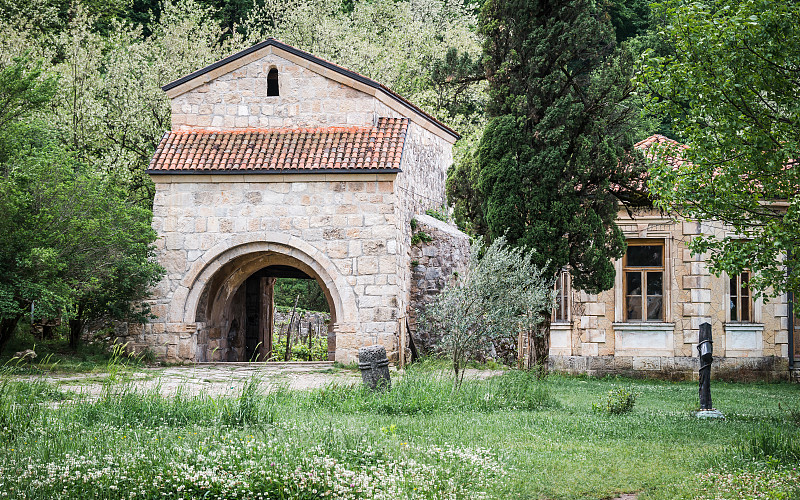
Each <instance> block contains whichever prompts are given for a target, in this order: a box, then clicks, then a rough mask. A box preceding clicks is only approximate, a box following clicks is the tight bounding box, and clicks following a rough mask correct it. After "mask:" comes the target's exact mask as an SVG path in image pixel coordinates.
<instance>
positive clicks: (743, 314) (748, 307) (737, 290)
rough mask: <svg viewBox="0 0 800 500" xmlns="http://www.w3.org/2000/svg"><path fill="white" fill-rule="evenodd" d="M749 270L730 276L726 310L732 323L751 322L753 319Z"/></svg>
mask: <svg viewBox="0 0 800 500" xmlns="http://www.w3.org/2000/svg"><path fill="white" fill-rule="evenodd" d="M749 282H750V272H749V271H742V273H741V274H737V275H736V276H731V278H730V294H729V297H730V299H729V304H728V310H729V312H730V321H731V322H733V323H751V322H752V321H753V296H752V294H751V293H750V288H749V286H748V284H749Z"/></svg>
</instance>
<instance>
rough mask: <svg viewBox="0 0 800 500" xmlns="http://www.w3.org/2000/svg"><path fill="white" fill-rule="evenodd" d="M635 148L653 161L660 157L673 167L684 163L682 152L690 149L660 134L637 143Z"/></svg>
mask: <svg viewBox="0 0 800 500" xmlns="http://www.w3.org/2000/svg"><path fill="white" fill-rule="evenodd" d="M633 147H634V148H635V149H639V150H641V151H642V152H643V153H644V154H645V156H646V157H648V158H649V159H651V160H653V159H655V155H658V156H660V157H662V158H663V159H665V160H666V161H667V162H668V163H669V164H670V165H672V166H673V167H678V166H680V165H681V163H683V161H684V159H683V154H682V152H683V151H685V150H686V149H688V148H689V146H687V145H685V144H681V143H680V142H678V141H676V140H674V139H670V138H669V137H666V136H663V135H659V134H656V135H651V136H650V137H648V138H647V139H645V140H643V141H639V142H637V143H636V144H634V145H633Z"/></svg>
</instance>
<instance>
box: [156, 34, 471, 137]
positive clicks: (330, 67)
mask: <svg viewBox="0 0 800 500" xmlns="http://www.w3.org/2000/svg"><path fill="white" fill-rule="evenodd" d="M267 47H273V48H276V49H279V50H282V51H284V52H287V53H289V54H291V55H293V56H296V57H299V58H302V59H304V60H305V61H308V62H310V63H312V64H313V65H315V66H317V67H318V69H320V70H322V71H325V70H327V71H330V72H333V73H336V74H337V75H339V76H340V77H344V78H345V79H348V80H350V81H352V82H356V83H357V84H360V85H359V86H358V87H357V88H359V90H361V89H363V88H364V87H366V88H368V89H372V91H373V93H374V94H375V95H376V96H378V95H382V96H385V97H386V98H387V99H388V100H389V101H394V102H395V103H396V104H400V105H401V106H402V107H405V108H407V109H408V110H409V111H411V112H412V113H414V114H416V115H417V116H419V117H420V118H421V119H422V120H423V121H425V122H427V123H429V124H430V125H433V127H434V128H435V129H436V130H438V131H439V132H440V133H441V132H443V133H445V134H446V135H447V136H449V137H450V138H451V140H452V141H453V142H454V141H456V140H458V139H460V138H461V136H460V135H459V134H458V132H456V131H455V130H453V129H451V128H450V127H448V126H447V125H445V124H443V123H442V122H440V121H439V120H437V119H436V118H434V117H432V116H431V115H429V114H428V113H426V112H425V111H423V110H422V109H420V108H419V107H417V106H415V105H414V104H412V103H411V102H409V101H408V100H406V99H405V98H404V97H402V96H401V95H399V94H397V93H396V92H394V91H393V90H391V89H390V88H389V87H386V86H385V85H383V84H381V83H378V82H376V81H375V80H372V79H370V78H367V77H366V76H363V75H360V74H358V73H356V72H355V71H351V70H349V69H346V68H344V67H342V66H339V65H338V64H334V63H332V62H330V61H326V60H325V59H321V58H319V57H317V56H315V55H312V54H310V53H308V52H305V51H303V50H300V49H297V48H295V47H292V46H291V45H286V44H285V43H282V42H279V41H278V40H276V39H274V38H268V39H266V40H264V41H263V42H261V43H259V44H256V45H253V46H252V47H250V48H247V49H244V50H242V51H241V52H237V53H236V54H233V55H231V56H228V57H226V58H225V59H221V60H219V61H217V62H215V63H213V64H210V65H208V66H206V67H205V68H202V69H199V70H197V71H195V72H194V73H191V74H189V75H187V76H184V77H183V78H179V79H177V80H175V81H173V82H170V83H168V84H166V85H164V86H163V87H161V89H162V90H164V91H165V92H168V93H170V91H172V92H176V90H177V89H178V88H179V87H181V86H182V85H184V84H187V83H189V82H192V81H193V80H196V79H198V78H201V77H202V76H203V75H206V74H208V73H211V72H213V71H215V70H217V69H220V68H223V67H224V66H226V65H229V64H232V63H235V62H237V61H239V60H240V59H243V58H245V57H247V56H249V55H251V54H254V53H255V52H258V51H260V50H262V49H265V48H267ZM309 69H312V70H313V69H314V68H313V67H312V66H309ZM318 72H320V71H318ZM323 75H324V73H323ZM324 76H329V75H324ZM204 82H205V81H202V82H200V83H204ZM180 93H181V92H178V93H177V94H173V95H170V97H174V96H175V95H179V94H180Z"/></svg>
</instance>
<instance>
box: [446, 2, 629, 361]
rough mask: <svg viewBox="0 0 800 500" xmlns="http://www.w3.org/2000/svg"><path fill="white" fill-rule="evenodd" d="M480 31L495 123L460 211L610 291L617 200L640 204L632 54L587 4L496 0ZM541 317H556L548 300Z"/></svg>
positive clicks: (542, 339)
mask: <svg viewBox="0 0 800 500" xmlns="http://www.w3.org/2000/svg"><path fill="white" fill-rule="evenodd" d="M480 32H481V34H483V35H484V36H485V42H484V62H485V67H486V71H487V77H488V80H489V95H490V101H489V107H488V114H489V122H488V124H487V125H486V128H485V130H484V132H483V136H482V138H481V140H480V143H479V144H478V146H477V148H476V151H475V163H474V164H473V165H472V166H471V168H470V171H468V172H463V173H462V175H461V176H460V178H461V179H468V180H471V179H477V184H476V185H471V186H468V189H471V190H472V194H471V196H470V198H468V199H465V200H464V205H463V206H464V207H465V209H464V213H466V214H468V215H469V216H471V218H472V221H473V223H474V226H475V227H484V226H485V228H486V233H487V235H488V236H489V237H490V238H497V237H500V236H502V235H507V237H508V241H509V242H510V243H511V244H514V245H521V246H524V247H526V248H529V249H532V250H533V252H534V253H533V255H534V257H533V258H534V263H535V264H536V265H537V266H538V267H540V268H542V269H544V270H545V272H546V273H547V274H548V275H549V276H555V275H556V273H557V272H558V271H559V270H560V269H562V268H563V267H565V266H569V269H570V271H571V273H572V276H573V283H574V285H575V287H576V288H580V289H583V290H587V291H590V292H596V291H600V290H606V289H609V288H611V287H612V286H613V284H614V266H613V261H614V260H615V259H617V258H619V257H621V256H622V253H623V251H624V249H625V242H624V238H623V235H622V232H621V231H620V230H619V228H618V227H617V226H616V224H615V223H614V220H615V218H616V215H617V207H618V203H619V202H620V201H624V202H631V201H635V200H636V198H635V197H630V196H628V194H629V193H630V191H628V186H631V185H632V182H631V178H632V177H633V175H634V174H636V173H638V172H637V170H636V169H633V168H621V167H620V165H626V166H628V167H630V166H632V165H637V163H636V162H631V161H628V159H627V158H626V151H629V150H630V149H631V146H632V142H633V140H632V135H631V132H632V127H633V125H634V123H635V119H636V114H635V113H634V111H633V108H632V107H631V106H629V105H628V100H629V98H630V96H631V93H632V85H631V82H630V78H631V68H632V61H631V58H630V55H629V53H628V52H627V51H621V50H616V48H615V47H616V44H615V39H614V33H613V30H612V28H611V25H610V23H609V22H608V17H607V16H606V15H605V13H604V12H603V11H601V10H600V9H599V8H598V7H597V3H596V2H593V1H591V0H569V1H563V0H488V1H487V3H486V4H485V5H484V8H483V10H482V12H481V22H480ZM454 177H455V176H454ZM454 191H456V190H455V189H452V188H451V192H454ZM634 194H635V193H634ZM475 199H478V200H482V203H481V204H480V205H479V206H478V205H476V204H475V203H474V200H475ZM541 314H542V316H543V317H545V318H547V319H548V320H549V316H550V310H549V307H548V308H547V309H546V310H544V309H543V310H542V311H541ZM544 324H545V325H548V324H549V321H545V322H544ZM548 338H549V327H548V326H545V328H544V329H543V331H541V332H539V334H538V335H534V341H535V348H534V352H535V359H534V361H535V362H536V363H537V364H542V365H544V364H546V356H547V351H548V345H547V344H548Z"/></svg>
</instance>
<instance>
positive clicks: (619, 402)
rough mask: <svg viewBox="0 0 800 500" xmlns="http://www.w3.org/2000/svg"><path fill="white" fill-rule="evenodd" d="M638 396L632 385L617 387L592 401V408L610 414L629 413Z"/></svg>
mask: <svg viewBox="0 0 800 500" xmlns="http://www.w3.org/2000/svg"><path fill="white" fill-rule="evenodd" d="M636 396H637V394H636V393H635V392H634V391H633V388H631V387H615V388H613V389H611V390H610V391H608V392H607V393H606V394H604V395H603V396H602V397H601V398H600V400H599V401H597V402H595V403H592V409H593V410H594V411H596V412H598V413H608V414H610V415H621V414H623V413H629V412H630V411H632V410H633V405H634V404H636Z"/></svg>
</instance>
